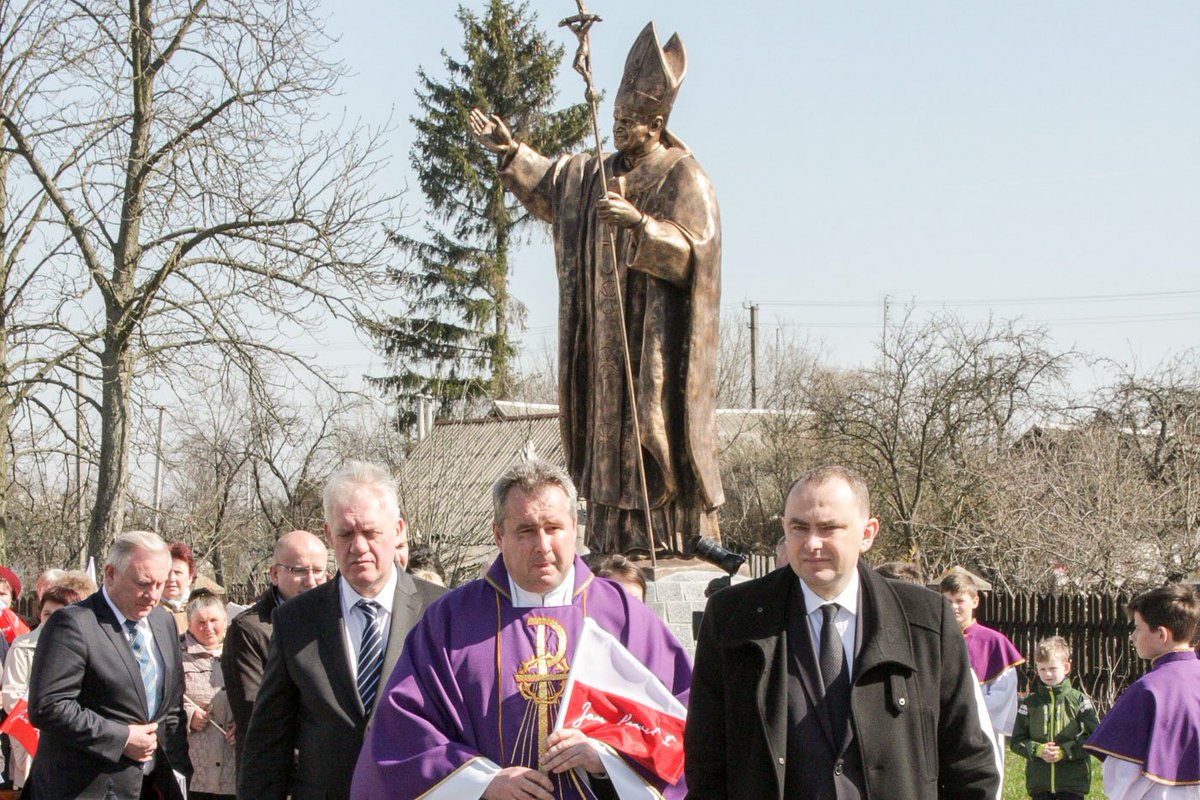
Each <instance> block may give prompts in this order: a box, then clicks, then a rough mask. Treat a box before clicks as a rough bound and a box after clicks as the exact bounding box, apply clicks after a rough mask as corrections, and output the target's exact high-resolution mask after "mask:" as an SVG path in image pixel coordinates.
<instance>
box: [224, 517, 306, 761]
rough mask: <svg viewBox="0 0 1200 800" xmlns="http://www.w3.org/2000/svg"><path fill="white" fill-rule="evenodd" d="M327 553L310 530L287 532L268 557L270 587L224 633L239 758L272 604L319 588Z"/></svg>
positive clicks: (264, 652) (259, 676)
mask: <svg viewBox="0 0 1200 800" xmlns="http://www.w3.org/2000/svg"><path fill="white" fill-rule="evenodd" d="M328 570H329V551H328V550H327V549H326V548H325V544H324V543H323V542H322V541H321V540H320V539H318V538H317V537H316V536H313V535H312V534H311V533H309V532H308V531H300V530H297V531H290V532H288V533H285V534H284V535H283V536H280V537H279V540H278V541H277V542H275V550H274V552H273V553H272V554H271V569H270V573H269V574H270V576H271V587H270V588H269V589H267V590H266V591H265V592H263V593H262V594H261V595H260V596H259V598H258V600H256V601H255V603H254V605H252V606H250V608H248V609H246V610H245V611H243V612H242V613H241V614H239V615H237V616H236V617H234V619H233V621H232V622H230V623H229V629H228V630H227V631H226V632H225V644H224V648H223V650H222V652H221V672H222V673H223V674H224V676H225V692H226V694H227V695H228V696H229V708H230V710H232V711H233V727H234V730H235V737H236V738H235V739H234V742H235V747H236V748H237V756H238V761H241V759H242V742H243V740H244V739H245V737H246V731H247V729H248V728H249V727H250V712H251V710H252V709H253V708H254V699H255V698H256V697H258V687H259V686H260V685H261V684H262V676H263V668H264V667H265V666H266V664H267V649H268V647H269V646H270V644H271V617H272V615H273V614H274V613H275V608H276V606H280V605H282V604H283V603H285V602H287V601H288V600H291V599H292V598H293V597H295V596H296V595H298V594H300V593H301V592H306V591H308V590H309V589H311V588H313V587H314V586H320V585H321V584H322V583H324V582H325V580H326V579H327V578H328V577H329V572H328Z"/></svg>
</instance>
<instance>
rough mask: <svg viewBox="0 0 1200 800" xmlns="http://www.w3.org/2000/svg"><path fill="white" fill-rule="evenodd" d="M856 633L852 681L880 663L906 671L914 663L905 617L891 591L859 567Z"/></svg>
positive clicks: (867, 571)
mask: <svg viewBox="0 0 1200 800" xmlns="http://www.w3.org/2000/svg"><path fill="white" fill-rule="evenodd" d="M858 577H859V586H860V590H859V615H858V618H859V632H858V641H857V642H856V643H855V647H856V655H855V657H854V681H855V683H857V682H858V676H859V675H862V674H865V673H867V672H870V671H871V670H872V669H874V668H875V667H878V666H880V665H882V664H899V665H900V666H902V667H904V668H905V669H907V670H908V671H910V672H915V671H916V668H917V667H916V662H915V661H914V659H913V655H912V645H911V643H910V642H909V639H908V636H907V635H906V634H907V631H908V618H907V616H906V615H905V613H904V607H903V606H901V605H900V601H899V600H897V599H896V594H895V590H893V589H892V588H891V587H890V586H888V585H887V581H885V580H884V579H883V578H880V577H879V576H878V575H876V574H875V572H874V571H873V570H871V569H869V568H868V567H866V566H864V565H862V564H860V565H859V568H858Z"/></svg>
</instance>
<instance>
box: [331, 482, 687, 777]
mask: <svg viewBox="0 0 1200 800" xmlns="http://www.w3.org/2000/svg"><path fill="white" fill-rule="evenodd" d="M493 508H494V523H493V535H494V536H495V539H496V545H497V547H498V548H499V550H500V557H499V558H497V559H496V561H495V563H494V564H493V565H492V568H491V570H490V571H489V572H488V574H487V575H486V576H485V577H484V578H482V579H480V580H476V581H473V582H471V583H469V584H466V585H465V586H462V587H459V588H458V589H456V590H455V591H453V592H451V593H450V594H448V595H446V596H445V597H444V598H442V599H441V600H440V601H439V602H437V603H434V604H433V605H431V606H430V607H429V609H428V611H427V612H426V613H425V616H424V618H423V619H422V620H421V622H420V623H419V624H418V625H417V626H416V627H415V628H413V630H412V632H411V633H410V634H409V637H408V640H407V642H405V646H404V650H403V654H402V655H401V659H400V661H399V662H398V663H397V665H396V669H395V671H394V672H393V673H392V676H391V679H390V680H389V681H388V685H387V689H386V690H385V692H384V695H383V697H382V698H381V699H380V701H379V704H378V707H377V708H376V711H375V718H374V720H373V722H372V725H371V729H370V732H369V734H368V736H367V741H366V744H365V745H364V747H363V749H362V751H361V753H360V754H359V758H358V766H357V768H356V770H355V773H354V785H353V789H352V791H351V797H352V798H355V799H356V800H384V799H385V798H388V799H391V800H400V799H401V798H416V797H421V798H422V800H442V799H444V798H445V799H449V798H453V799H454V800H476V799H477V798H487V800H493V798H494V799H495V800H503V799H505V798H517V797H521V798H539V799H540V800H560V799H561V800H576V799H583V798H611V797H619V798H621V800H629V798H630V797H645V798H653V797H659V796H665V797H667V798H682V797H683V796H684V795H685V794H686V793H687V788H686V786H685V785H684V781H683V779H682V778H681V779H680V781H679V783H678V784H677V785H674V786H671V785H668V784H665V783H664V782H663V781H662V780H660V779H658V778H657V777H655V776H654V775H652V774H651V773H649V772H646V771H645V770H643V769H641V767H639V766H638V765H636V764H634V763H633V762H631V761H627V760H625V759H623V758H621V757H620V756H619V755H618V754H616V753H615V751H612V750H610V749H607V748H606V747H605V746H603V745H600V744H599V743H596V742H593V741H591V740H589V739H587V738H586V737H584V736H583V734H582V733H581V732H579V731H578V730H570V731H565V730H564V731H558V732H555V731H553V725H554V721H555V719H556V717H557V713H558V701H559V699H560V698H561V696H562V691H563V688H564V686H565V683H566V678H567V675H568V672H569V671H570V668H571V663H572V661H573V658H574V652H575V644H576V640H577V635H578V632H579V630H580V627H581V625H582V623H583V620H584V618H590V619H592V620H593V621H594V622H596V623H598V624H599V625H600V626H601V627H603V628H604V629H605V630H607V631H608V632H609V633H611V634H612V635H613V636H615V637H617V638H618V639H619V640H620V641H621V643H622V644H623V645H624V646H625V647H626V648H627V649H628V650H629V651H630V652H631V653H632V654H633V655H634V656H635V657H636V658H637V659H638V660H639V661H641V662H642V663H643V664H645V665H646V666H647V667H648V668H649V669H650V670H651V671H652V672H653V673H654V674H655V675H657V676H658V677H659V679H660V680H662V682H663V683H664V684H665V685H666V686H667V687H668V688H669V689H670V690H671V692H672V693H673V694H674V695H675V696H676V697H678V698H679V699H680V701H681V702H683V703H685V704H686V703H687V696H688V690H689V688H690V686H691V673H692V670H691V665H690V664H689V662H688V657H687V654H686V653H685V651H684V649H683V647H682V646H681V645H680V644H679V642H678V641H677V640H676V639H675V638H674V637H673V636H672V635H671V633H670V631H669V630H668V629H667V627H666V625H664V624H663V623H662V621H661V620H659V619H658V618H657V617H656V616H655V615H654V613H653V612H651V611H650V609H649V608H647V607H646V606H645V605H643V604H642V603H639V602H637V601H636V600H634V599H633V598H632V597H631V596H630V595H629V594H628V593H626V592H625V591H624V590H623V589H621V588H620V587H619V586H618V585H617V584H615V583H613V582H612V581H608V580H605V579H603V578H596V577H595V576H593V575H592V573H591V572H590V571H589V570H588V568H587V566H586V565H584V563H583V561H582V560H581V559H579V558H577V557H576V555H575V538H576V493H575V487H574V484H573V483H572V482H571V479H570V478H569V477H568V476H567V475H566V473H565V472H563V471H562V470H560V469H558V468H557V467H554V466H552V465H550V464H547V463H546V462H542V461H536V460H535V461H528V462H525V463H524V464H520V465H518V466H516V467H513V468H512V469H510V470H509V471H508V472H506V473H505V474H504V475H503V476H502V477H501V478H500V479H499V480H498V481H497V482H496V484H495V486H494V487H493Z"/></svg>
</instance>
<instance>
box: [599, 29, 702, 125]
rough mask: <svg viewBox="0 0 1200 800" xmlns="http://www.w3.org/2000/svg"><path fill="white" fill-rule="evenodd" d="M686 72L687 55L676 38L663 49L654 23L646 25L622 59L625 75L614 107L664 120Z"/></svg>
mask: <svg viewBox="0 0 1200 800" xmlns="http://www.w3.org/2000/svg"><path fill="white" fill-rule="evenodd" d="M686 71H687V54H686V53H685V52H684V51H683V42H682V41H680V39H679V34H677V33H676V34H674V35H672V36H671V38H670V40H669V41H668V42H667V44H666V46H665V47H663V46H662V45H660V44H659V43H658V32H657V31H655V30H654V23H653V22H650V23H647V24H646V27H645V28H642V32H641V33H640V34H638V38H637V41H635V42H634V43H633V47H632V48H630V50H629V56H628V57H627V58H626V59H625V74H624V76H622V78H621V88H620V89H618V90H617V99H616V105H618V106H626V107H628V108H633V109H636V110H637V111H640V112H642V113H645V114H651V115H653V114H661V115H662V116H664V117H666V116H668V115H669V114H670V113H671V106H672V105H674V104H675V95H676V94H678V93H679V84H681V83H683V74H684V72H686Z"/></svg>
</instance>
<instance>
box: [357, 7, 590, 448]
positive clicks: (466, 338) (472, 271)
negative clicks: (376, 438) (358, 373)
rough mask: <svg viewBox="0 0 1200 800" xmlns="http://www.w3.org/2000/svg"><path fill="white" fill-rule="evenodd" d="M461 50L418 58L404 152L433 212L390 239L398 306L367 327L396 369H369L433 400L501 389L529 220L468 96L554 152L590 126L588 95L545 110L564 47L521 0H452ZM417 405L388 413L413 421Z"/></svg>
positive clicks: (399, 391) (396, 387) (391, 384)
mask: <svg viewBox="0 0 1200 800" xmlns="http://www.w3.org/2000/svg"><path fill="white" fill-rule="evenodd" d="M457 18H458V21H459V22H460V23H461V24H462V27H463V34H464V35H463V57H462V58H461V60H460V59H457V58H454V57H451V56H450V55H449V54H447V52H446V51H445V50H443V51H442V57H443V59H444V60H445V67H446V73H447V76H446V78H445V80H437V79H435V78H433V77H431V76H430V75H429V74H428V73H427V72H426V71H425V70H424V69H423V68H422V69H420V70H418V73H417V76H418V79H419V84H420V86H419V88H418V89H417V91H416V94H417V99H418V101H419V104H420V109H421V113H420V115H419V116H414V117H412V122H413V124H414V125H415V126H416V131H417V137H416V142H415V144H414V145H413V148H412V151H411V153H410V158H411V163H412V165H413V168H414V169H415V170H416V172H417V175H418V177H419V182H420V186H421V190H422V192H423V193H424V195H425V198H426V201H427V206H428V214H429V217H430V218H431V219H432V220H433V221H432V222H429V223H427V224H426V225H425V226H424V230H423V234H422V235H421V236H420V237H419V238H418V237H414V236H408V235H405V234H402V233H399V232H393V233H392V234H391V239H392V241H393V242H394V243H395V244H396V245H397V246H398V247H399V249H400V251H401V252H402V253H404V254H405V255H406V256H408V263H407V264H406V265H405V266H404V267H402V268H398V269H396V270H394V272H393V278H394V279H395V280H396V281H397V283H398V284H399V285H400V286H401V288H402V289H403V290H404V292H405V295H406V297H408V298H409V300H408V308H407V311H406V314H405V315H404V316H398V317H392V318H391V319H390V320H388V322H387V323H386V325H383V326H380V327H377V328H375V329H374V330H373V334H374V336H375V338H376V340H377V341H378V342H379V343H380V345H381V347H382V349H383V351H384V353H385V354H386V355H387V356H388V357H389V358H391V359H392V361H393V363H395V364H396V365H398V369H397V372H396V374H394V375H391V376H388V377H384V378H375V379H373V381H374V382H375V383H376V385H379V386H382V387H383V388H384V389H385V390H387V391H389V392H391V393H394V394H396V395H399V396H407V397H415V396H418V395H430V396H432V397H433V398H434V399H435V402H437V403H438V404H439V406H441V408H442V409H443V410H446V409H448V408H449V407H450V406H451V405H453V404H454V403H456V402H458V401H462V400H470V399H472V398H476V397H481V396H495V397H504V396H506V394H507V392H508V390H509V380H510V366H509V365H510V360H511V359H512V357H513V354H514V348H513V343H512V336H511V333H510V331H511V326H512V322H513V316H514V313H515V314H517V315H519V314H520V309H521V306H520V304H519V303H517V302H515V301H514V300H513V298H511V297H510V296H509V294H508V263H509V254H510V253H511V252H512V248H513V245H514V244H515V243H516V241H517V236H518V235H519V231H518V229H519V228H520V227H521V226H522V225H524V224H525V223H527V222H529V221H530V217H529V215H528V213H527V212H526V211H525V210H524V209H523V208H522V207H521V206H520V205H519V204H518V203H517V201H516V200H515V199H513V198H512V197H511V196H506V194H505V191H504V187H503V185H501V183H500V179H499V177H498V175H497V174H496V163H495V157H494V156H493V155H492V154H491V153H489V152H487V151H486V150H485V149H484V148H483V147H481V146H480V145H479V144H478V143H477V142H476V141H475V140H474V138H472V136H471V133H470V129H469V128H468V125H467V118H468V114H469V113H470V110H471V108H472V107H479V108H482V109H485V110H487V111H489V112H491V113H495V114H499V115H500V116H501V117H503V118H504V119H505V121H506V122H507V123H508V124H509V126H510V127H511V128H512V131H513V135H514V136H515V137H517V138H518V139H520V140H521V141H524V142H528V143H529V144H530V145H532V146H533V147H534V148H536V149H537V150H538V151H539V152H541V153H545V154H547V155H554V154H558V153H562V152H565V151H567V150H571V149H573V148H575V147H577V146H578V145H579V144H580V143H581V142H583V141H584V140H585V139H586V137H587V134H588V132H589V127H590V121H589V117H588V109H587V106H586V104H583V103H580V104H578V105H574V106H571V107H569V108H566V109H562V110H554V109H553V106H554V101H555V97H556V94H557V92H556V90H555V88H554V81H555V76H556V75H557V73H558V69H559V64H560V63H561V62H562V58H563V52H564V50H563V47H562V46H560V45H557V44H555V43H553V42H552V41H550V39H549V38H548V37H547V36H546V34H545V33H543V32H542V31H541V30H539V29H538V28H537V27H536V21H537V16H536V14H534V13H533V12H531V11H530V10H529V8H528V5H527V4H525V3H522V4H521V5H516V4H514V3H512V2H506V0H489V2H488V4H487V8H486V10H485V11H484V13H483V14H482V16H477V15H476V14H474V13H472V12H471V11H470V10H468V9H467V8H465V7H463V6H459V9H458V13H457ZM414 419H415V410H414V409H411V408H410V409H407V410H402V411H401V413H400V414H399V415H398V422H399V423H400V424H401V425H402V426H406V425H411V424H412V422H413V420H414Z"/></svg>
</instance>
